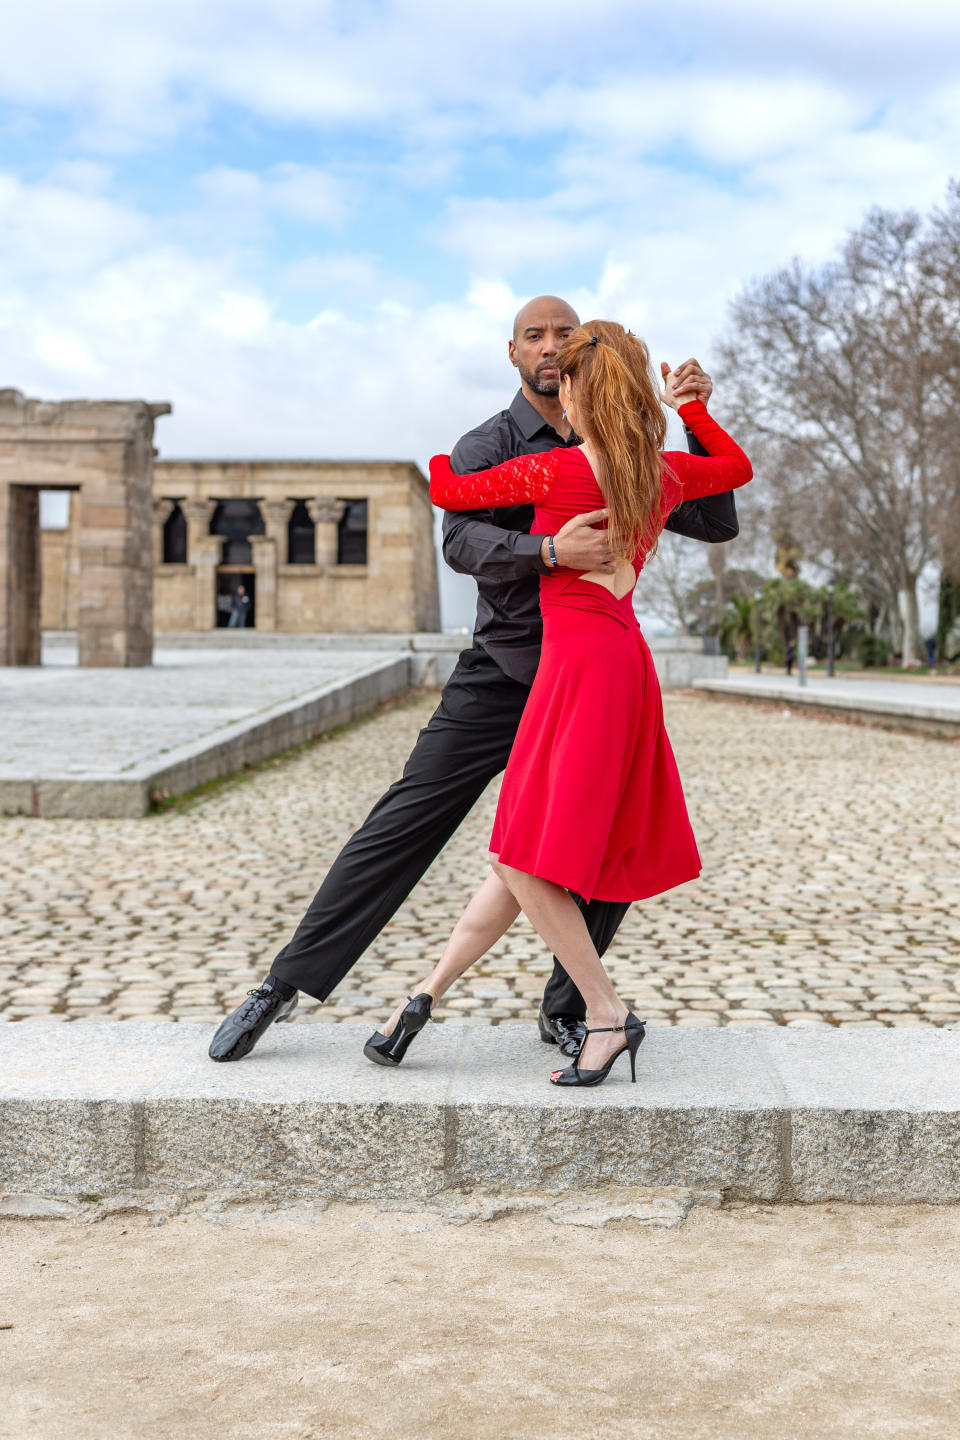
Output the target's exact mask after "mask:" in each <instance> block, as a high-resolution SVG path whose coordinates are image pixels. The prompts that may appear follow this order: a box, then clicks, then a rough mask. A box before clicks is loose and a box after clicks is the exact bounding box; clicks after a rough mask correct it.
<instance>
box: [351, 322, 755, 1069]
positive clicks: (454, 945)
mask: <svg viewBox="0 0 960 1440" xmlns="http://www.w3.org/2000/svg"><path fill="white" fill-rule="evenodd" d="M557 365H558V369H559V371H560V376H561V384H560V395H561V399H562V400H563V403H564V405H565V407H566V408H565V410H564V414H565V416H566V417H567V419H568V420H569V422H570V424H571V425H572V427H573V429H574V431H575V432H576V433H577V434H578V435H580V436H582V437H583V443H582V444H581V445H580V446H579V447H576V448H571V449H562V448H561V449H556V450H551V451H548V452H547V453H545V454H542V455H527V456H523V457H522V458H520V459H518V460H510V461H507V462H506V463H505V464H503V465H497V466H495V467H494V468H493V469H491V470H481V471H479V472H478V473H477V474H474V475H454V474H453V472H452V471H451V469H450V465H449V460H448V457H447V456H436V457H435V458H434V459H433V460H432V461H431V463H430V495H431V498H432V500H433V501H434V504H436V505H439V506H440V507H442V508H443V509H446V510H474V509H478V508H481V507H490V506H493V507H497V506H505V505H520V504H533V505H535V506H536V511H535V516H534V522H533V527H532V533H533V534H539V535H548V536H550V535H553V534H555V533H556V531H557V530H559V529H560V527H561V526H562V525H564V524H565V523H566V521H567V520H569V519H571V518H572V517H573V516H575V515H580V514H583V513H584V512H586V511H589V510H595V509H598V508H605V510H606V513H607V517H608V529H609V533H610V546H611V550H612V552H613V555H614V556H615V557H616V560H617V564H616V567H615V569H614V571H613V572H612V573H611V572H607V571H599V570H595V571H590V572H588V573H578V572H575V571H568V570H557V571H556V573H555V574H550V575H546V576H544V578H543V580H542V582H541V589H540V606H541V610H542V613H543V647H542V650H541V657H540V666H539V669H538V671H537V675H536V679H535V680H534V683H533V688H532V689H531V692H530V699H529V700H528V701H527V705H526V708H525V710H524V713H523V718H522V720H521V722H520V727H519V730H518V732H517V738H516V742H515V744H514V747H513V751H512V752H511V755H510V760H509V762H508V764H507V768H506V772H505V774H504V778H503V784H502V786H501V791H500V800H499V804H498V806H497V814H496V820H495V823H494V829H493V837H492V839H491V842H490V851H491V857H490V858H491V873H490V875H489V876H488V877H487V879H486V880H485V881H484V882H483V884H482V885H481V887H480V889H479V890H478V891H477V893H476V895H475V896H474V897H473V899H472V900H471V901H470V904H469V905H468V906H467V908H466V910H465V911H464V913H463V915H462V917H461V918H460V920H459V921H458V923H457V926H456V928H455V930H454V932H453V934H452V936H451V938H450V941H449V943H448V945H447V947H446V949H445V950H444V953H443V956H442V958H441V960H440V963H439V964H438V965H437V967H436V969H435V970H434V971H433V972H432V974H431V975H429V976H428V977H427V979H426V980H425V981H424V982H423V984H422V985H421V987H420V990H419V993H417V994H416V995H415V996H414V998H413V999H412V1000H410V1001H409V1003H407V1004H406V1005H405V1006H401V1007H398V1010H397V1011H396V1012H395V1014H394V1015H393V1016H392V1017H391V1019H390V1020H389V1021H388V1022H387V1024H386V1025H385V1026H384V1027H383V1029H382V1030H378V1031H376V1032H375V1033H374V1035H373V1036H371V1038H370V1040H369V1041H368V1042H367V1045H366V1046H365V1048H364V1054H365V1055H367V1057H368V1058H369V1059H371V1060H374V1061H376V1062H377V1063H379V1064H387V1065H396V1064H399V1062H400V1061H401V1060H402V1058H403V1056H404V1054H405V1053H406V1050H407V1048H408V1046H409V1045H410V1042H411V1041H412V1039H413V1037H414V1036H415V1035H416V1034H417V1033H418V1032H419V1031H420V1030H421V1029H422V1028H423V1026H424V1025H425V1024H426V1022H427V1020H428V1019H429V1016H430V1008H431V1006H432V1005H433V1003H434V1002H435V1001H436V1000H438V999H439V998H440V996H441V995H443V994H444V993H445V991H446V990H447V989H448V988H449V986H450V985H451V984H452V983H453V981H454V980H455V979H457V977H458V976H459V975H461V974H463V972H464V971H465V970H466V969H468V968H469V966H470V965H472V964H474V963H475V962H476V961H477V960H478V959H479V958H480V957H481V956H482V955H483V954H485V953H486V951H487V950H488V949H489V948H490V946H491V945H493V944H494V943H495V942H496V941H497V940H499V938H500V936H501V935H502V934H503V933H504V932H505V931H506V930H507V929H508V928H509V926H510V925H511V924H512V923H513V921H514V920H515V919H516V918H517V915H518V914H519V912H520V910H521V909H522V910H523V912H524V913H525V914H526V916H527V918H528V919H529V920H530V922H531V924H532V925H533V926H534V929H535V930H536V931H537V932H538V934H539V935H540V936H541V938H542V939H543V940H544V942H545V943H546V945H547V946H548V947H549V948H550V949H551V950H552V951H553V953H554V954H555V955H556V956H557V958H558V959H559V961H560V963H561V965H563V967H564V969H565V970H566V971H567V973H568V974H569V975H570V977H571V979H572V980H573V982H574V984H575V985H576V986H577V988H578V989H579V991H580V993H581V994H582V995H583V998H584V1000H585V1002H586V1006H587V1033H586V1037H585V1039H584V1042H583V1047H582V1049H581V1051H580V1054H579V1056H578V1058H577V1061H576V1063H575V1064H574V1065H572V1066H568V1067H567V1069H565V1070H558V1071H554V1072H553V1074H552V1075H551V1079H552V1081H553V1083H554V1084H556V1085H581V1086H582V1085H599V1084H600V1083H601V1082H602V1081H603V1080H605V1079H606V1077H607V1075H608V1074H609V1073H610V1068H611V1066H612V1065H613V1062H614V1061H615V1060H616V1059H617V1057H618V1056H619V1055H621V1054H623V1053H624V1052H626V1053H627V1054H628V1055H629V1057H630V1070H631V1078H632V1079H633V1080H636V1053H637V1050H638V1048H639V1046H640V1042H641V1040H642V1039H643V1034H644V1028H643V1024H642V1022H641V1021H640V1020H638V1019H637V1017H636V1016H635V1015H633V1014H632V1013H631V1012H630V1011H629V1010H628V1009H627V1007H626V1005H624V1003H623V1001H622V1000H621V999H620V997H619V996H618V995H617V993H616V991H615V990H614V988H613V985H612V984H611V982H610V979H609V976H608V975H607V973H606V971H605V970H604V967H603V964H602V963H601V960H600V957H599V955H598V954H597V951H596V949H595V948H594V945H593V943H592V941H591V939H590V936H589V934H588V932H587V927H586V924H585V922H584V918H583V915H582V913H581V911H580V909H579V908H578V906H577V904H576V902H575V901H574V900H573V898H572V896H571V895H570V893H569V892H570V891H574V892H575V893H577V894H579V895H582V896H583V897H584V898H585V899H593V898H597V899H602V900H620V901H625V900H642V899H645V898H646V897H647V896H650V895H658V894H660V893H661V892H662V891H664V890H669V889H672V888H673V886H675V885H682V884H683V883H684V882H685V881H687V880H692V879H694V878H695V877H696V876H697V875H699V873H700V857H699V855H698V853H697V847H696V843H695V841H694V838H693V832H692V830H691V828H690V822H689V820H688V818H687V810H686V805H685V803H684V798H683V790H682V788H681V785H680V778H679V775H678V773H677V767H676V762H675V760H674V757H673V751H672V749H671V747H670V742H669V740H668V739H667V735H666V731H665V729H664V726H663V708H662V704H661V699H660V686H659V682H658V680H657V675H656V671H655V670H654V667H653V662H652V660H651V658H650V652H649V650H648V649H647V645H646V642H645V641H644V639H643V636H642V635H641V633H640V629H639V626H638V625H637V622H636V619H635V617H634V614H633V603H632V594H633V588H634V586H635V584H636V581H637V576H638V574H639V572H640V570H641V568H642V566H643V563H644V561H645V559H646V557H647V555H649V554H650V553H651V551H652V550H653V549H654V547H655V545H656V541H657V537H658V536H659V533H660V531H661V530H662V529H663V525H664V522H665V521H666V519H667V516H668V515H669V514H670V511H671V510H672V509H673V508H674V506H675V505H677V504H679V503H680V501H682V500H687V499H693V498H695V497H696V496H699V495H708V494H713V493H718V492H721V491H726V490H732V489H735V488H737V487H738V486H740V485H744V484H746V482H747V481H748V480H749V479H750V476H751V473H752V471H751V468H750V462H749V460H748V459H747V457H746V455H744V453H743V451H742V450H741V449H740V448H739V446H737V445H736V444H735V443H734V442H733V441H732V440H731V439H730V437H729V436H728V435H726V434H725V433H724V431H723V430H721V429H720V427H719V425H717V424H716V423H715V422H714V421H713V420H712V419H711V418H710V416H709V415H708V414H707V411H706V409H705V407H704V406H703V405H702V404H701V403H700V402H699V401H692V402H689V403H687V404H683V405H680V406H679V413H680V415H681V418H682V419H683V421H684V423H685V424H686V425H687V426H689V428H690V429H691V430H692V431H693V433H694V435H695V436H696V438H697V439H698V440H699V441H700V442H701V444H702V445H703V447H704V449H705V450H706V451H707V456H706V457H704V456H694V455H688V454H687V453H686V452H685V451H677V452H671V453H669V454H664V453H663V452H662V450H661V446H662V445H663V441H664V437H665V435H666V419H665V416H664V413H663V409H662V406H661V400H660V396H659V394H658V392H657V389H656V387H655V385H654V383H653V381H652V379H651V375H650V357H649V354H648V352H647V348H646V346H645V345H644V343H643V341H642V340H639V339H638V338H637V337H636V336H635V335H632V334H630V333H629V332H627V331H625V330H624V329H623V327H622V326H621V325H616V324H613V323H612V322H610V321H602V320H597V321H594V322H592V324H589V325H585V326H582V327H580V328H579V329H577V330H575V331H574V332H573V334H572V335H571V336H570V337H569V339H568V340H567V341H566V342H565V343H564V345H563V348H562V349H561V350H560V352H559V354H558V356H557ZM663 398H664V400H665V401H666V402H667V403H668V404H674V403H675V402H674V399H673V395H672V393H671V391H670V388H669V387H668V390H667V393H666V394H665V395H664V397H663Z"/></svg>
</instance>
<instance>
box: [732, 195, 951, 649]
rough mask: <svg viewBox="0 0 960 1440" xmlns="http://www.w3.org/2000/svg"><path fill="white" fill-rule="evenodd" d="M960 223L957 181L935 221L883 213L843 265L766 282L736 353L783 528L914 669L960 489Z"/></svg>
mask: <svg viewBox="0 0 960 1440" xmlns="http://www.w3.org/2000/svg"><path fill="white" fill-rule="evenodd" d="M958 222H960V192H958V190H957V187H956V186H953V187H952V188H951V192H950V197H949V202H948V206H947V208H946V209H945V210H943V211H940V212H936V213H935V214H934V215H933V216H931V217H928V218H927V219H926V220H924V219H921V218H920V217H919V216H917V215H915V214H912V213H908V214H902V215H898V214H892V213H890V212H886V211H882V210H875V211H873V212H871V214H870V215H868V217H867V218H866V220H865V221H864V223H863V225H862V226H861V227H860V228H859V229H858V230H856V231H855V232H854V233H853V234H852V235H851V236H850V237H849V239H848V241H847V243H846V245H845V246H844V247H843V250H842V252H841V254H840V257H839V258H838V259H837V260H836V261H835V262H834V263H832V264H830V265H828V266H825V267H823V268H822V269H820V270H814V269H809V268H807V267H805V266H804V265H802V264H801V262H800V261H795V262H794V263H793V264H792V265H791V266H790V267H788V268H787V269H785V270H781V271H779V272H778V273H776V274H773V275H770V276H767V277H765V278H764V279H761V280H759V281H756V282H754V283H753V284H751V285H750V286H749V287H748V288H747V289H746V290H745V291H744V293H743V294H742V295H741V296H740V297H739V298H738V299H737V300H736V301H735V302H734V304H733V306H732V309H731V332H730V336H729V339H728V340H727V341H726V343H725V344H724V346H723V348H722V364H721V378H722V383H723V386H724V394H725V397H726V398H727V403H728V404H731V405H732V406H733V407H734V408H735V410H736V412H737V421H736V429H735V433H736V434H737V436H738V438H739V437H741V436H742V437H743V439H744V443H745V445H746V448H747V449H748V450H749V451H750V453H751V456H752V458H753V461H754V467H755V469H756V471H757V472H758V474H759V475H760V477H761V480H762V482H763V481H765V482H766V485H767V487H768V489H769V493H770V499H769V503H768V516H769V522H770V525H771V530H772V532H773V533H776V532H777V530H779V531H783V532H789V533H791V534H793V535H794V536H796V538H797V540H798V542H799V544H800V545H801V547H802V549H803V553H804V555H805V556H806V557H808V558H810V559H812V560H815V561H816V562H818V563H819V564H820V565H823V566H824V567H826V568H827V569H828V570H829V571H830V572H831V573H833V574H835V575H836V576H838V577H841V576H842V577H845V578H847V579H850V580H855V581H856V582H857V583H858V585H859V586H860V589H861V591H862V593H863V595H864V598H865V599H866V600H867V602H868V605H870V607H871V609H872V611H873V613H874V614H875V615H878V616H881V617H884V616H885V617H886V621H887V623H888V624H889V626H890V629H891V631H892V638H893V640H894V643H895V644H898V646H899V647H900V648H901V651H902V658H903V664H904V665H905V666H906V665H910V664H912V663H914V662H915V661H916V659H917V657H918V654H919V633H918V605H917V581H918V578H919V576H920V573H921V571H922V570H923V568H924V566H925V565H926V564H927V563H928V562H929V561H930V560H931V559H933V558H935V557H937V556H938V554H939V551H940V548H941V535H942V527H943V524H944V517H945V516H946V514H947V511H948V508H949V503H950V499H951V496H952V495H955V494H956V465H957V459H956V455H957V451H956V444H955V438H954V437H955V428H956V423H957V417H958V405H957V391H956V383H957V375H958V373H960V372H958V369H957V340H958V324H957V317H958V303H960V284H958V280H957V267H956V256H957V248H958V246H960V240H958V235H957V231H958ZM901 603H902V609H903V617H902V622H901Z"/></svg>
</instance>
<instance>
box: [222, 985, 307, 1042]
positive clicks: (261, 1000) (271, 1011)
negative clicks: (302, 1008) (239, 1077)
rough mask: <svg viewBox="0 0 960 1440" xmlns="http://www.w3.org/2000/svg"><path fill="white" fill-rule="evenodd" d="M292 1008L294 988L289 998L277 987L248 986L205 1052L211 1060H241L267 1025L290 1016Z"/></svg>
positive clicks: (294, 997)
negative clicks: (256, 987) (245, 994)
mask: <svg viewBox="0 0 960 1440" xmlns="http://www.w3.org/2000/svg"><path fill="white" fill-rule="evenodd" d="M296 1008H297V992H296V991H294V992H293V994H292V995H291V997H290V999H289V1000H284V998H283V996H282V995H281V994H280V991H279V990H274V989H273V988H272V987H271V986H269V985H261V986H260V987H259V989H257V990H248V991H247V999H246V1000H244V1002H243V1004H242V1005H240V1006H238V1008H237V1009H236V1010H234V1012H233V1014H232V1015H228V1016H227V1018H226V1020H224V1022H223V1024H222V1025H221V1026H220V1028H219V1030H218V1031H217V1033H216V1035H214V1037H213V1039H212V1040H211V1041H210V1049H209V1050H208V1051H207V1054H208V1055H209V1056H210V1059H211V1060H242V1059H243V1057H244V1055H249V1054H250V1051H251V1050H252V1049H253V1047H254V1045H256V1043H257V1041H258V1040H259V1039H260V1036H261V1035H262V1034H263V1032H264V1030H266V1028H267V1026H268V1025H272V1024H273V1023H274V1021H276V1022H278V1023H279V1022H280V1021H281V1020H292V1019H293V1012H294V1010H296Z"/></svg>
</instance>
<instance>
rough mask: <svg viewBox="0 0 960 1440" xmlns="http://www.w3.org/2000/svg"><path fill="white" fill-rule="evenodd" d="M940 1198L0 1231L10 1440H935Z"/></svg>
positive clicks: (3, 1376)
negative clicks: (926, 1204)
mask: <svg viewBox="0 0 960 1440" xmlns="http://www.w3.org/2000/svg"><path fill="white" fill-rule="evenodd" d="M958 1241H960V1210H958V1209H955V1208H951V1209H946V1208H942V1209H941V1208H922V1207H917V1208H889V1209H888V1208H869V1209H868V1208H859V1207H858V1208H854V1207H833V1208H829V1207H824V1206H817V1207H810V1208H788V1207H781V1208H769V1209H764V1208H757V1207H748V1208H742V1209H733V1210H729V1209H728V1210H722V1211H715V1210H706V1209H702V1210H695V1211H693V1212H692V1213H691V1215H690V1217H689V1218H688V1219H687V1220H686V1222H685V1223H684V1224H683V1226H682V1227H680V1228H679V1229H676V1230H657V1229H650V1228H643V1227H641V1226H639V1225H637V1224H636V1223H633V1222H629V1223H626V1224H622V1225H618V1226H608V1227H607V1228H605V1229H598V1230H591V1229H581V1228H576V1229H574V1228H571V1227H569V1226H563V1227H561V1226H558V1225H557V1224H555V1223H553V1222H552V1221H551V1220H550V1219H549V1218H547V1217H546V1216H545V1215H542V1214H541V1215H527V1216H513V1217H508V1218H506V1219H501V1220H498V1221H495V1222H493V1223H481V1222H474V1223H471V1224H468V1225H453V1224H450V1223H446V1222H444V1221H442V1220H440V1219H439V1218H438V1216H437V1215H436V1214H431V1213H429V1212H426V1211H408V1212H402V1213H398V1212H387V1213H381V1212H378V1211H377V1210H376V1209H374V1208H373V1207H371V1206H359V1205H343V1204H338V1205H333V1206H331V1207H330V1209H329V1210H327V1211H326V1212H325V1213H323V1214H320V1215H314V1216H313V1217H312V1218H310V1219H309V1220H307V1219H304V1218H303V1217H302V1216H299V1217H298V1216H296V1215H293V1214H287V1215H286V1216H284V1215H282V1214H279V1215H274V1216H270V1217H267V1218H263V1219H259V1220H254V1219H250V1218H246V1219H243V1220H237V1219H233V1220H231V1221H230V1222H229V1223H226V1224H224V1223H213V1222H212V1221H211V1220H209V1219H204V1218H200V1217H198V1216H196V1215H187V1216H181V1217H179V1218H174V1219H170V1220H168V1221H167V1222H166V1223H165V1224H163V1225H162V1226H157V1225H155V1224H154V1223H153V1222H151V1220H150V1219H149V1218H144V1217H141V1216H117V1217H113V1218H111V1219H109V1220H106V1221H104V1222H102V1223H100V1224H94V1225H90V1224H87V1225H84V1224H78V1223H72V1222H67V1221H43V1222H29V1221H6V1222H3V1223H2V1224H0V1287H2V1288H0V1326H3V1327H12V1328H3V1329H0V1390H2V1392H3V1399H2V1407H0V1435H2V1436H4V1437H5V1440H6V1437H14V1440H34V1437H43V1440H60V1437H64V1440H67V1437H69V1440H87V1437H90V1440H93V1437H96V1440H127V1437H130V1440H155V1437H157V1440H158V1437H164V1440H165V1437H175V1440H181V1437H190V1440H207V1437H217V1440H222V1437H229V1440H313V1437H324V1440H326V1437H331V1436H349V1437H357V1440H364V1437H377V1440H379V1437H388V1436H389V1437H395V1436H400V1437H411V1440H421V1437H422V1440H427V1437H429V1440H434V1437H438V1440H441V1437H442V1440H461V1437H463V1440H475V1437H476V1440H481V1437H482V1440H486V1437H497V1440H501V1437H513V1436H517V1437H524V1440H526V1437H530V1440H539V1437H550V1440H554V1437H566V1436H571V1437H576V1440H579V1437H593V1436H597V1437H606V1436H633V1437H643V1440H646V1437H656V1440H673V1437H684V1440H686V1437H690V1440H694V1437H696V1440H700V1437H703V1440H727V1437H729V1440H768V1437H769V1440H773V1437H777V1440H784V1437H788V1440H789V1437H794V1436H797V1437H799V1436H803V1437H805V1440H808V1437H810V1440H832V1437H839V1436H843V1437H850V1440H870V1437H874V1436H903V1437H910V1440H915V1437H917V1440H919V1437H932V1436H936V1437H943V1440H956V1437H957V1436H958V1435H960V1304H958V1296H960V1244H958Z"/></svg>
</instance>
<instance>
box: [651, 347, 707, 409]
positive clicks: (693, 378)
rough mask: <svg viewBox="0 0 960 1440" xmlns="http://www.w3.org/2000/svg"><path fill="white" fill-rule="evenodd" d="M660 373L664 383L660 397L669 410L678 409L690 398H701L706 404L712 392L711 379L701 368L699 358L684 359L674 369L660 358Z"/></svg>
mask: <svg viewBox="0 0 960 1440" xmlns="http://www.w3.org/2000/svg"><path fill="white" fill-rule="evenodd" d="M660 374H661V375H662V376H663V385H664V388H663V391H662V393H661V395H660V399H661V400H662V401H663V403H664V405H669V406H670V408H671V410H679V408H680V406H681V405H686V404H687V403H688V402H689V401H690V400H701V401H702V402H703V404H704V405H706V404H707V402H708V400H709V399H710V396H711V395H712V394H713V381H712V380H711V379H710V376H709V375H708V374H707V373H706V371H705V370H703V369H701V367H700V362H699V360H693V359H691V360H685V361H684V362H683V364H682V365H679V366H678V367H677V369H676V370H671V369H670V366H669V365H668V364H667V362H666V360H661V362H660Z"/></svg>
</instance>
